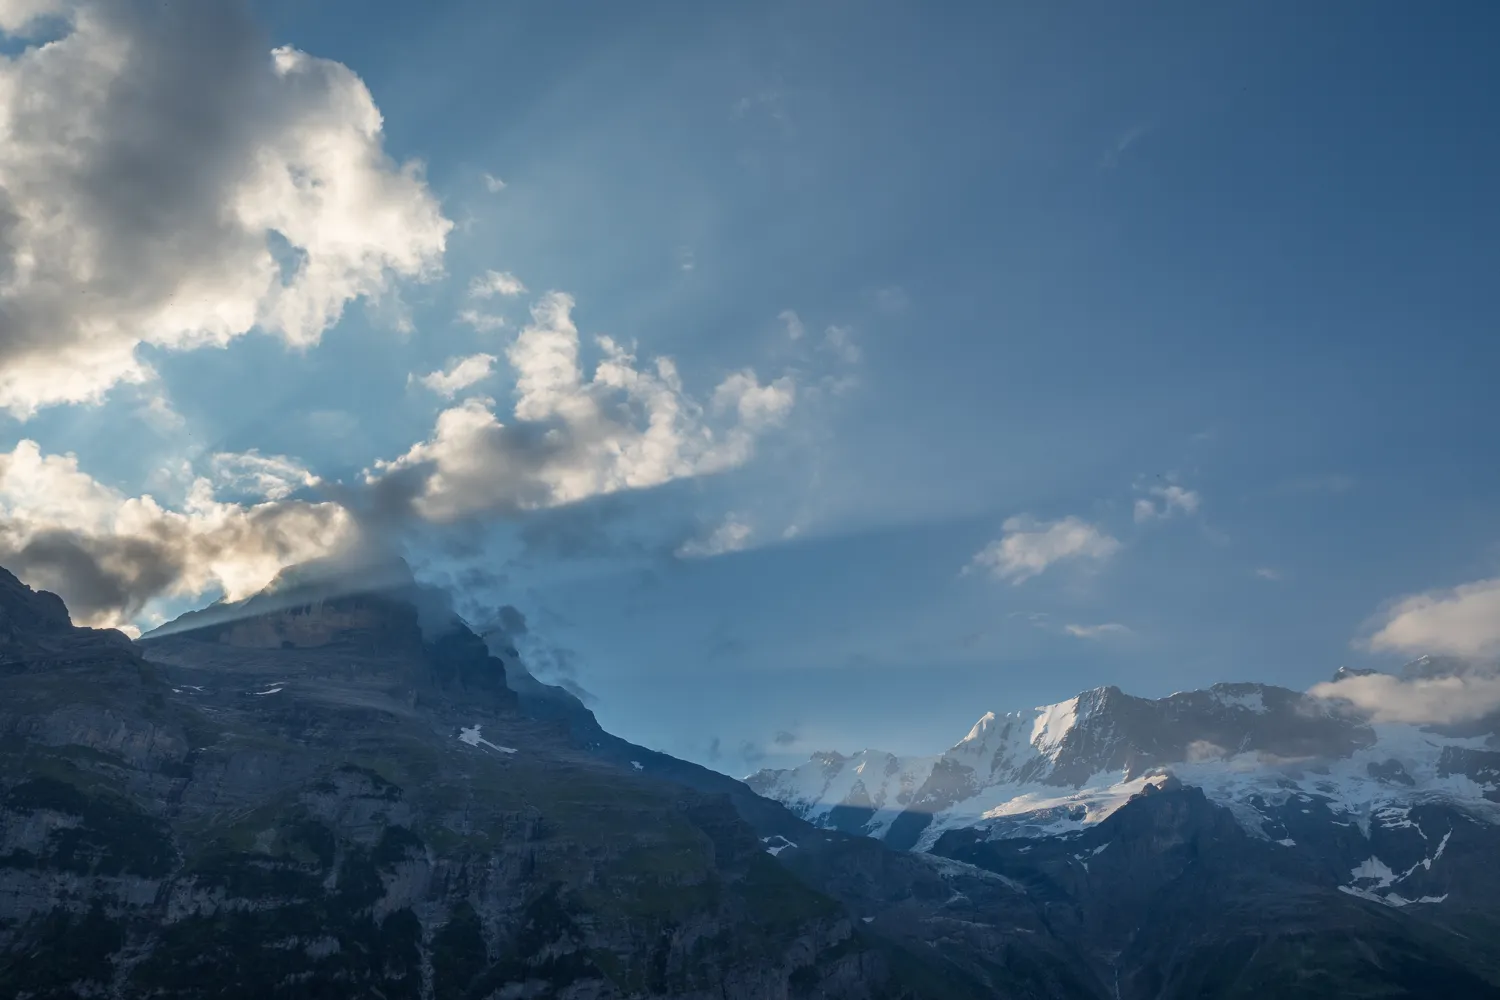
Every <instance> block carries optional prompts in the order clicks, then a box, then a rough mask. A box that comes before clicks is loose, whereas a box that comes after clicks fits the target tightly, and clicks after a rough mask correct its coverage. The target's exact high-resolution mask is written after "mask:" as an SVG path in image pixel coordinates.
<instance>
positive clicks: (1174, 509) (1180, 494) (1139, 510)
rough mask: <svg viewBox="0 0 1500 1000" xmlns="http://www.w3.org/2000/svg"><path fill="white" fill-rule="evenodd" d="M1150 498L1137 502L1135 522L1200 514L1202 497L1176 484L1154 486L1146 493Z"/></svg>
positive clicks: (1143, 498)
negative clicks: (1181, 514)
mask: <svg viewBox="0 0 1500 1000" xmlns="http://www.w3.org/2000/svg"><path fill="white" fill-rule="evenodd" d="M1146 492H1147V494H1148V496H1145V497H1141V498H1140V499H1138V500H1136V502H1135V520H1136V523H1137V524H1141V523H1143V522H1146V521H1150V520H1154V519H1156V518H1168V517H1171V516H1173V515H1174V514H1176V513H1178V512H1179V511H1180V512H1181V513H1183V514H1195V513H1197V512H1198V504H1199V501H1200V499H1201V498H1200V497H1199V496H1198V494H1197V493H1195V492H1193V491H1192V490H1189V489H1184V488H1183V487H1181V486H1178V485H1177V484H1176V483H1172V484H1169V485H1166V486H1153V487H1151V488H1150V489H1149V490H1147V491H1146Z"/></svg>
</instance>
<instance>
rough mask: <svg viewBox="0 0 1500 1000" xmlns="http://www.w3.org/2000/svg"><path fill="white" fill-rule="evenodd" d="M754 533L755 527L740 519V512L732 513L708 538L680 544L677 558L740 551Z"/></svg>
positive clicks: (701, 556)
mask: <svg viewBox="0 0 1500 1000" xmlns="http://www.w3.org/2000/svg"><path fill="white" fill-rule="evenodd" d="M752 534H754V529H752V528H751V527H750V525H748V524H746V523H745V522H744V521H742V520H740V519H739V515H738V514H730V515H728V516H727V517H725V518H724V521H723V523H722V524H720V525H719V526H718V527H716V528H715V529H714V530H713V531H712V532H710V533H709V535H708V537H707V538H701V539H697V538H695V539H692V540H691V541H687V542H684V543H683V544H682V545H681V546H679V547H678V549H677V558H679V559H704V558H708V557H710V556H721V555H724V554H725V553H728V552H739V551H740V550H741V549H743V548H744V547H745V546H746V545H748V544H749V543H750V536H751V535H752Z"/></svg>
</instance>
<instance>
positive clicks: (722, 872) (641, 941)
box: [0, 564, 1097, 1000]
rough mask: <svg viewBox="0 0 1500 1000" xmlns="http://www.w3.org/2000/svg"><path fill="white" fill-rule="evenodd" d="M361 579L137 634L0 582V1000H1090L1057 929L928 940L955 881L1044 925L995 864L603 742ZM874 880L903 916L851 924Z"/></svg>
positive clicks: (531, 688) (310, 582)
mask: <svg viewBox="0 0 1500 1000" xmlns="http://www.w3.org/2000/svg"><path fill="white" fill-rule="evenodd" d="M370 569H371V567H369V566H360V567H353V568H351V567H348V566H313V567H305V568H302V569H300V570H299V571H297V572H296V573H292V574H288V575H286V576H285V577H284V578H282V579H281V580H278V581H277V583H276V584H274V585H273V586H272V587H271V588H268V590H267V591H266V592H265V593H263V594H259V595H256V596H255V597H253V598H250V599H248V600H246V601H243V602H239V603H236V604H219V605H215V606H213V607H211V608H209V609H205V611H203V612H198V613H194V614H192V615H189V616H185V617H184V618H183V619H180V620H179V621H177V622H174V623H172V624H171V625H169V626H167V627H164V628H162V629H159V630H156V632H154V633H152V634H151V635H149V636H147V637H143V640H142V641H141V642H139V643H136V644H132V643H131V642H130V641H129V640H128V639H126V638H125V637H124V636H123V635H121V634H119V633H117V632H111V631H98V630H90V629H80V628H75V627H73V626H72V624H71V622H70V621H69V618H68V615H67V612H66V609H65V608H64V607H63V605H62V602H61V601H59V600H58V599H57V598H56V597H54V596H53V595H50V594H46V593H38V592H35V591H32V590H30V589H29V588H27V587H25V586H24V585H22V584H20V583H19V582H18V581H17V580H16V579H15V578H14V577H13V576H10V575H9V574H8V573H5V572H4V571H3V570H0V996H6V997H17V998H30V1000H38V998H62V997H79V996H98V997H112V998H134V997H161V998H181V1000H197V998H204V997H215V998H221V997H233V998H241V997H242V998H246V1000H250V998H255V1000H262V998H267V997H275V998H289V1000H303V998H307V1000H310V998H315V997H316V998H323V997H330V996H338V997H352V996H361V997H363V996H370V997H386V998H395V997H410V998H423V1000H426V998H434V1000H446V998H481V997H485V998H488V997H570V998H580V1000H581V998H584V997H590V998H605V997H620V998H623V997H700V998H705V1000H706V998H710V997H712V998H716V1000H724V998H760V997H773V996H774V997H788V998H802V997H807V998H811V997H841V998H850V1000H855V998H860V1000H863V998H871V1000H873V998H877V997H889V998H898V997H911V998H917V997H931V998H940V997H948V996H954V997H965V996H971V997H989V996H997V995H1014V996H1035V997H1045V996H1053V995H1069V996H1071V995H1077V996H1092V995H1097V989H1096V988H1095V986H1094V985H1092V984H1089V983H1088V982H1086V981H1080V980H1078V978H1077V976H1076V975H1075V974H1074V973H1073V972H1072V971H1071V970H1070V969H1069V968H1068V964H1067V959H1066V956H1065V954H1064V953H1063V952H1064V949H1063V947H1062V945H1061V944H1060V943H1059V942H1056V941H1054V940H1051V939H1047V940H1044V941H1042V942H1040V943H1038V944H1036V945H1032V944H1030V943H1028V945H1027V951H1028V954H1030V955H1032V956H1033V957H1032V958H1031V959H1030V960H1029V961H1028V963H1027V965H1026V966H1025V968H1024V969H1021V970H1015V971H1012V970H999V971H998V972H994V971H988V970H986V969H985V968H983V967H982V965H981V964H980V963H978V962H976V961H973V960H972V958H971V956H969V955H968V954H967V953H959V954H956V955H954V956H951V957H950V956H945V955H940V954H936V953H934V952H933V951H932V950H931V949H930V948H928V947H927V944H928V942H929V941H930V940H932V939H933V938H934V936H936V935H937V934H939V933H940V931H939V930H936V929H935V928H941V927H942V926H946V925H947V924H948V923H952V922H953V921H952V918H951V917H950V916H949V915H948V914H945V913H941V912H939V907H938V903H937V902H936V901H941V900H943V899H946V898H948V897H949V896H951V895H952V894H953V893H954V892H956V891H966V892H972V893H973V894H974V895H975V896H976V897H977V898H981V899H983V898H986V894H988V895H990V896H994V895H996V894H998V895H1000V896H1002V897H1004V900H1003V901H1002V902H1001V903H1000V904H998V905H996V906H995V907H994V908H993V910H994V917H993V919H995V920H1019V921H1028V922H1030V923H1031V924H1032V925H1033V926H1037V927H1040V924H1039V922H1038V921H1037V918H1036V916H1035V914H1034V913H1033V912H1032V909H1033V908H1032V907H1031V904H1030V902H1029V901H1028V900H1026V899H1025V898H1024V896H1021V895H1019V894H1017V893H1015V892H1014V891H1013V890H1011V889H1009V888H1008V887H1007V886H1006V885H1005V884H1004V883H1003V882H1002V881H1000V880H998V879H996V878H995V877H994V876H991V875H988V874H986V873H984V872H981V871H979V870H978V869H974V868H971V867H969V866H955V865H953V864H952V863H949V862H942V861H940V859H920V858H916V857H914V856H910V855H903V854H898V853H895V852H891V851H888V850H886V849H884V848H879V847H878V845H874V844H873V842H871V841H868V840H864V839H862V838H848V837H842V836H839V835H830V834H827V833H824V832H820V831H817V830H814V829H812V828H811V827H809V826H808V825H807V824H805V823H803V822H802V821H800V820H798V819H797V818H796V817H794V816H792V815H791V814H790V813H788V812H787V811H786V810H785V809H783V808H782V807H780V806H779V805H776V804H775V803H772V802H770V801H768V800H765V799H762V798H760V797H759V796H756V795H755V794H754V793H752V792H750V791H749V789H747V788H745V786H743V785H742V784H741V783H739V782H736V781H734V780H733V779H731V778H728V777H726V776H724V775H718V774H715V773H714V772H710V771H707V770H705V769H702V768H697V767H696V766H695V765H691V764H688V763H686V762H683V761H676V760H674V759H673V758H670V757H667V756H666V755H662V754H656V753H653V752H651V751H649V750H646V749H645V748H641V747H635V746H632V745H630V744H628V743H626V742H625V741H623V740H619V739H617V738H615V737H613V736H610V735H609V734H607V733H605V732H604V731H603V730H602V729H600V728H599V727H598V724H597V722H596V721H594V719H593V716H592V714H591V713H589V712H588V711H587V709H586V708H584V707H583V706H581V705H580V704H578V703H577V702H576V700H572V701H571V702H570V701H568V700H559V699H558V698H557V697H556V695H557V694H559V693H560V692H557V689H551V688H548V687H547V686H546V685H541V684H538V683H537V682H535V681H534V680H533V679H531V678H529V676H528V675H526V674H525V672H524V670H523V669H522V668H521V666H520V664H519V663H516V662H512V663H510V664H507V663H506V661H505V659H504V658H502V657H499V656H495V655H493V654H492V653H491V651H490V650H489V649H487V648H486V646H485V643H484V641H483V640H482V639H481V638H480V637H479V636H477V635H476V634H475V633H474V632H473V631H472V630H470V629H469V628H468V627H467V626H466V625H465V624H464V623H463V622H462V621H461V620H459V619H458V618H457V617H456V616H454V615H452V614H451V612H449V611H447V610H446V604H445V602H444V601H443V599H442V595H441V594H439V593H437V592H435V591H431V590H429V589H427V588H424V587H421V586H419V585H418V584H417V583H416V582H415V581H414V580H412V578H411V575H410V573H409V571H407V570H406V568H405V566H404V564H400V565H398V564H386V565H385V566H384V567H383V570H382V571H381V572H370ZM512 678H513V679H514V686H512V685H513V682H512ZM562 694H565V693H562ZM567 697H568V698H569V699H570V698H571V696H567ZM742 814H743V815H742ZM870 847H876V848H877V851H876V854H875V855H874V856H873V857H872V856H871V855H870V854H869V848H870ZM798 853H805V854H807V855H808V856H809V857H822V858H827V859H838V858H845V859H846V861H847V859H849V858H856V859H859V863H860V864H874V865H876V866H878V867H879V868H880V869H881V870H882V872H883V873H884V876H883V877H884V879H885V881H884V882H882V883H881V884H880V885H877V886H870V885H866V884H848V885H841V886H839V885H832V884H831V883H832V881H833V880H831V879H829V878H826V877H824V876H822V875H821V874H817V873H814V874H812V875H806V876H804V875H799V874H798V873H797V872H795V871H794V870H793V868H792V867H791V866H790V865H789V864H787V859H788V858H789V856H790V855H793V854H798ZM816 867H817V868H818V869H820V870H824V869H827V870H834V869H835V868H836V866H834V865H832V864H829V865H822V864H820V865H818V866H816ZM971 883H972V885H971ZM890 885H898V886H901V887H904V888H902V889H901V890H900V891H901V892H902V893H903V894H904V896H905V897H906V899H907V900H908V902H909V904H910V905H908V906H907V908H906V909H905V910H904V911H903V914H904V915H903V917H902V919H901V920H900V921H895V922H893V923H890V924H888V925H886V926H882V927H875V926H873V924H874V921H873V920H871V921H870V922H866V921H864V920H861V919H858V917H859V916H861V915H864V914H868V913H870V912H871V911H872V910H875V909H878V908H879V907H880V905H881V904H880V899H881V894H882V893H883V892H888V891H890V890H889V886H890ZM1012 911H1018V912H1015V913H1012ZM999 984H1004V988H1005V990H1006V992H1005V993H1003V994H1002V993H997V992H996V989H997V986H998V985H999Z"/></svg>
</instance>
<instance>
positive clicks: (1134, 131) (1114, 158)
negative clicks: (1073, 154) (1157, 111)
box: [1099, 125, 1151, 170]
mask: <svg viewBox="0 0 1500 1000" xmlns="http://www.w3.org/2000/svg"><path fill="white" fill-rule="evenodd" d="M1150 131H1151V129H1150V126H1147V125H1132V126H1131V127H1130V128H1128V129H1126V130H1125V131H1124V132H1121V133H1120V135H1119V138H1117V139H1115V141H1114V144H1113V145H1112V146H1110V147H1109V149H1107V150H1106V151H1105V153H1104V156H1103V157H1102V158H1100V160H1099V166H1100V167H1102V168H1103V169H1105V170H1113V169H1114V168H1115V167H1117V166H1119V164H1120V160H1121V158H1122V157H1124V155H1125V153H1126V152H1127V151H1129V149H1130V147H1131V146H1134V145H1135V144H1136V143H1137V142H1140V141H1141V139H1142V138H1144V137H1145V136H1146V134H1147V133H1148V132H1150Z"/></svg>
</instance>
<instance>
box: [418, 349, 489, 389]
mask: <svg viewBox="0 0 1500 1000" xmlns="http://www.w3.org/2000/svg"><path fill="white" fill-rule="evenodd" d="M495 361H496V358H495V356H494V355H493V354H471V355H469V356H468V357H466V358H454V359H453V360H451V361H449V362H448V364H447V366H446V367H444V368H442V369H440V370H439V371H435V372H431V373H429V374H427V375H423V376H422V377H420V378H417V379H416V380H415V381H417V382H418V383H420V384H421V385H424V386H426V387H427V388H428V389H431V390H432V391H433V392H435V393H437V394H438V395H439V396H446V397H447V398H449V399H452V398H453V397H454V396H456V395H458V394H459V393H460V392H462V391H463V390H465V389H467V388H469V387H470V386H473V385H478V384H479V383H480V382H483V381H484V380H485V379H487V378H489V377H490V375H491V374H493V373H494V370H495Z"/></svg>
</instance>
